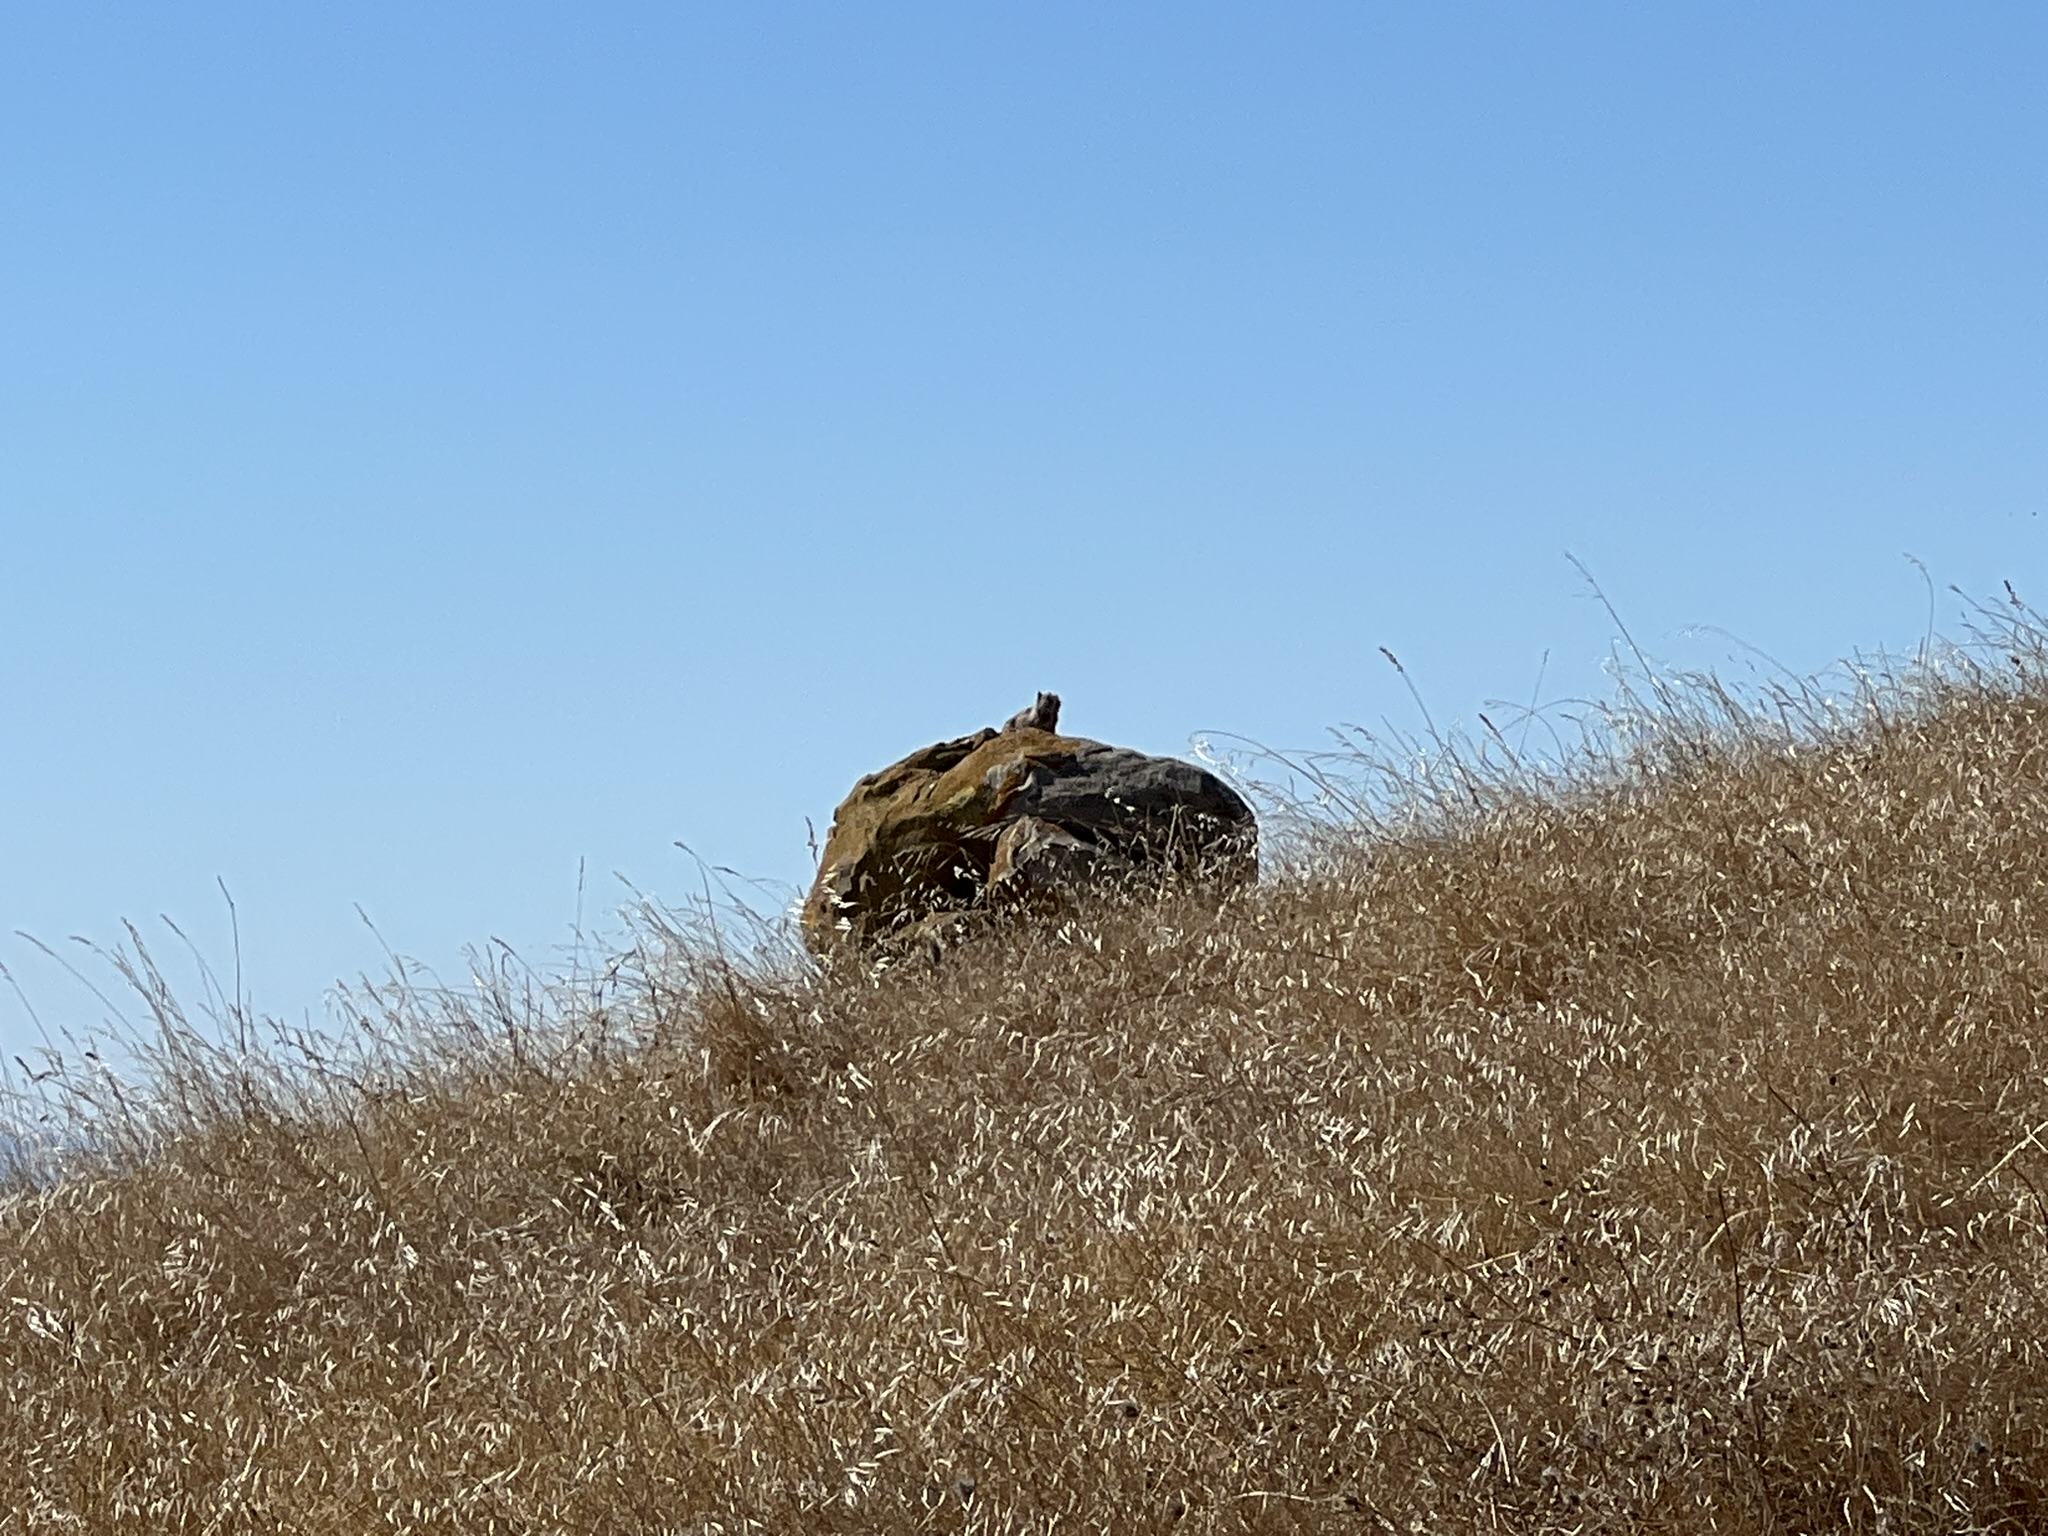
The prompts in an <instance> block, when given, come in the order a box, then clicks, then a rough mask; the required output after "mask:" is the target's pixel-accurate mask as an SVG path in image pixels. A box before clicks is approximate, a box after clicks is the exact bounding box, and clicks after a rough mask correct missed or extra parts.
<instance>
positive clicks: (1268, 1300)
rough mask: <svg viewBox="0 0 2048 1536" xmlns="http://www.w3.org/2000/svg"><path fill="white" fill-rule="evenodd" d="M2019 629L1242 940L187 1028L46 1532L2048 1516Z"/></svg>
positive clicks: (1424, 827)
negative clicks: (242, 1049) (278, 1036)
mask: <svg viewBox="0 0 2048 1536" xmlns="http://www.w3.org/2000/svg"><path fill="white" fill-rule="evenodd" d="M2010 630H2011V632H2010V633H2008V634H2005V635H2003V636H1995V637H1993V642H1994V643H1987V644H1986V645H1984V646H1980V647H1978V648H1977V649H1976V650H1974V651H1973V652H1971V653H1969V654H1967V655H1962V656H1957V657H1952V658H1951V659H1950V661H1949V662H1948V663H1946V664H1945V665H1944V667H1943V668H1942V669H1941V670H1940V673H1939V675H1938V676H1934V675H1928V674H1921V675H1919V676H1917V677H1916V678H1914V679H1911V680H1908V681H1907V682H1904V683H1895V684H1886V685H1882V686H1878V685H1872V686H1870V687H1868V688H1866V690H1865V691H1864V693H1863V694H1862V696H1861V697H1860V698H1856V699H1853V700H1852V701H1851V703H1850V705H1849V706H1848V707H1847V710H1846V712H1845V713H1843V714H1840V715H1835V714H1829V713H1827V712H1825V711H1823V710H1822V709H1821V707H1820V706H1819V704H1818V702H1817V700H1816V698H1815V696H1814V695H1811V694H1807V695H1802V696H1801V697H1799V698H1797V699H1793V700H1780V701H1779V703H1780V705H1781V706H1790V712H1789V713H1787V712H1786V711H1785V710H1784V709H1780V710H1777V711H1774V710H1772V709H1770V708H1768V707H1764V706H1756V707H1753V708H1751V709H1748V710H1742V709H1737V708H1734V707H1733V706H1730V705H1728V704H1727V701H1726V700H1725V699H1723V698H1721V697H1720V696H1718V695H1717V694H1716V693H1715V692H1714V690H1712V689H1711V688H1710V687H1705V686H1700V685H1696V686H1694V687H1693V688H1691V689H1689V690H1687V691H1686V692H1684V693H1683V694H1682V695H1681V694H1675V693H1672V692H1670V691H1668V690H1658V691H1656V692H1654V693H1653V694H1652V696H1651V697H1650V699H1649V703H1650V705H1651V706H1652V709H1651V714H1650V715H1649V717H1648V718H1642V717H1638V718H1636V719H1634V720H1633V722H1632V723H1631V724H1630V725H1629V727H1628V728H1627V729H1626V730H1624V731H1623V732H1622V734H1621V735H1620V736H1618V737H1617V736H1612V735H1610V736H1608V737H1606V738H1604V739H1603V741H1602V742H1597V743H1595V744H1594V746H1593V747H1591V748H1589V749H1588V750H1587V751H1586V752H1585V753H1583V754H1582V755H1581V756H1580V757H1579V758H1578V759H1576V761H1575V766H1574V767H1573V768H1572V769H1571V770H1570V771H1569V772H1567V773H1562V774H1559V773H1552V774H1550V775H1548V776H1547V777H1546V776H1544V775H1539V774H1537V773H1534V772H1525V771H1522V770H1520V769H1518V768H1517V767H1516V766H1515V765H1514V764H1513V763H1512V762H1511V761H1508V760H1507V759H1506V757H1505V756H1504V754H1503V752H1502V749H1500V748H1498V747H1497V748H1496V758H1495V761H1494V763H1493V764H1492V765H1491V766H1489V765H1488V764H1487V763H1486V762H1485V761H1483V760H1482V758H1481V756H1480V755H1479V754H1476V753H1468V754H1466V756H1465V758H1464V760H1463V761H1462V762H1458V761H1454V760H1451V759H1447V758H1438V759H1435V760H1434V761H1433V762H1432V764H1431V765H1429V766H1428V767H1427V768H1426V769H1417V770H1415V771H1414V773H1413V774H1412V775H1411V776H1409V777H1406V778H1399V777H1397V778H1396V780H1395V781H1394V782H1393V785H1392V788H1391V789H1389V788H1388V785H1387V784H1386V783H1385V782H1384V781H1382V782H1380V783H1379V784H1378V785H1377V787H1376V788H1374V789H1373V791H1372V794H1371V798H1370V803H1371V805H1372V807H1373V808H1374V809H1373V810H1372V813H1371V815H1370V816H1369V817H1365V818H1364V819H1362V820H1360V821H1359V823H1358V824H1356V825H1349V826H1337V827H1331V826H1327V825H1326V826H1324V827H1322V828H1321V829H1319V830H1311V831H1310V832H1307V833H1304V834H1301V835H1300V836H1299V837H1298V838H1297V840H1296V844H1295V846H1294V848H1293V851H1292V854H1291V857H1290V859H1289V860H1287V861H1285V862H1286V863H1287V865H1288V867H1287V868H1285V869H1283V870H1281V871H1280V872H1278V873H1277V874H1276V875H1275V876H1274V877H1273V878H1271V879H1269V880H1268V881H1267V882H1266V883H1265V884H1263V885H1262V886H1260V887H1259V888H1257V889H1255V890H1253V891H1251V892H1248V893H1246V894H1245V895H1244V896H1242V897H1240V898H1236V899H1233V900H1232V901H1231V902H1230V903H1229V904H1228V905H1227V906H1225V907H1224V909H1223V910H1221V911H1216V910H1213V909H1209V908H1205V907H1203V906H1202V905H1201V904H1200V903H1198V902H1195V901H1192V900H1188V899H1184V898H1174V897H1164V898H1161V897H1150V898H1136V897H1134V898H1131V899H1128V900H1123V901H1120V902H1105V903H1103V904H1101V905H1100V906H1098V907H1095V908H1091V909H1089V910H1087V911H1084V912H1081V913H1078V914H1076V915H1073V916H1071V917H1070V918H1069V919H1067V920H1065V921H1062V922H1058V923H1046V924H1042V925H1039V926H1037V927H1029V926H1018V927H1013V928H1011V929H1008V930H1005V931H998V932H993V933H990V934H987V935H984V936H983V937H981V938H980V939H978V940H976V941H975V942H973V943H971V944H969V945H967V946H966V947H964V948H962V949H960V950H959V951H956V952H954V953H952V954H951V955H949V956H947V957H945V958H944V959H943V960H942V961H940V962H938V963H932V962H929V961H925V960H919V961H915V962H907V963H903V964H899V965H896V966H894V967H891V968H889V969H887V970H885V971H882V972H880V973H879V974H871V973H864V972H859V971H856V970H853V969H850V968H848V969H845V970H842V971H839V972H835V973H831V974H825V975H818V974H815V973H813V972H811V971H809V970H808V969H807V968H805V967H804V966H801V965H799V964H797V963H795V962H792V961H788V960H776V959H774V958H772V957H766V958H764V957H762V956H759V955H751V956H749V957H748V958H746V959H745V960H743V961H732V960H728V959H723V958H721V954H720V950H719V949H718V948H717V947H716V946H715V945H713V944H712V943H711V942H710V941H709V939H708V938H707V937H706V936H705V935H703V934H701V933H699V934H695V935H693V936H689V937H683V936H678V935H676V934H674V933H672V932H663V931H660V930H658V929H656V930H650V931H649V932H648V933H647V934H646V935H645V938H644V942H643V943H642V944H641V946H640V947H639V949H638V950H636V951H635V952H634V953H633V954H631V955H628V956H625V957H623V958H622V959H621V960H620V961H619V962H617V963H616V964H615V965H614V966H613V967H612V968H611V969H610V970H609V971H608V972H607V973H605V974H603V975H600V976H596V977H583V978H579V979H578V980H577V981H576V983H575V984H574V985H572V986H569V987H565V988H563V989H560V990H558V991H557V992H555V993H552V994H547V995H543V994H541V993H539V992H537V991H536V990H534V989H532V988H529V987H528V986H526V984H524V983H523V982H520V981H519V980H518V979H517V977H516V976H513V975H512V974H510V973H509V972H508V973H507V974H505V975H503V976H501V977H500V978H499V980H498V984H497V985H496V986H495V987H494V988H493V989H492V992H491V994H490V995H489V996H488V997H486V998H485V1000H483V1001H481V1002H476V1003H462V1002H460V1001H458V1000H452V999H446V998H434V997H431V996H426V997H423V996H411V995H403V994H392V995H390V996H385V997H381V998H374V997H373V998H365V999H363V1000H362V1002H363V1008H362V1017H361V1018H360V1019H358V1020H357V1021H356V1023H355V1025H354V1026H352V1033H351V1035H350V1037H349V1041H346V1042H341V1041H327V1042H321V1041H314V1040H309V1039H301V1040H299V1041H297V1042H296V1043H294V1042H292V1041H289V1040H286V1041H282V1042H277V1043H273V1044H271V1045H270V1046H269V1047H267V1049H266V1051H265V1053H264V1054H262V1055H260V1056H258V1055H254V1054H251V1055H237V1054H236V1053H234V1052H229V1053H225V1054H222V1053H215V1052H211V1051H209V1050H208V1049H207V1048H206V1047H204V1046H203V1045H202V1044H201V1043H200V1041H199V1040H198V1038H197V1037H195V1036H193V1035H191V1034H185V1033H180V1032H178V1030H177V1029H176V1027H175V1014H174V1009H173V1005H172V1003H171V1002H170V1000H169V999H167V998H165V997H163V996H162V995H161V994H160V993H159V994H155V1005H156V1007H157V1008H158V1009H159V1010H160V1011H161V1012H162V1013H163V1014H164V1015H165V1016H166V1018H167V1020H168V1021H169V1022H170V1024H171V1025H172V1028H171V1029H170V1031H169V1032H168V1033H167V1034H166V1036H165V1037H164V1039H163V1041H161V1042H160V1043H159V1045H158V1047H157V1057H156V1061H157V1067H158V1070H159V1073H160V1077H159V1080H158V1081H157V1083H156V1085H155V1087H154V1089H153V1090H152V1091H151V1093H150V1094H149V1095H145V1096H138V1095H137V1093H136V1092H135V1090H133V1089H127V1090H121V1089H118V1087H117V1085H114V1084H113V1083H111V1082H110V1081H109V1080H108V1079H106V1078H104V1077H99V1078H95V1077H92V1076H90V1075H87V1076H80V1075H77V1074H78V1071H79V1067H78V1065H76V1064H74V1066H73V1068H72V1069H71V1071H70V1074H69V1075H66V1076H62V1077H59V1078H53V1079H52V1080H51V1081H50V1082H48V1083H46V1084H45V1085H43V1091H44V1092H45V1093H46V1094H51V1095H54V1098H53V1099H52V1100H51V1101H50V1102H52V1103H53V1104H55V1105H56V1107H57V1108H58V1109H60V1110H62V1111H63V1112H65V1113H69V1114H72V1115H74V1116H77V1117H79V1125H80V1127H81V1129H80V1132H79V1134H88V1135H89V1138H90V1143H91V1144H90V1146H89V1148H88V1149H87V1150H86V1151H85V1152H84V1153H83V1154H80V1156H79V1159H78V1160H77V1161H76V1162H75V1163H74V1164H73V1165H72V1167H71V1169H70V1171H69V1172H68V1174H67V1175H66V1176H65V1177H64V1178H63V1179H62V1180H61V1181H59V1182H56V1183H54V1184H51V1183H47V1182H46V1183H44V1184H42V1185H40V1186H34V1187H31V1186H28V1185H22V1186H21V1187H20V1188H18V1189H17V1192H16V1193H14V1194H13V1195H12V1196H10V1197H9V1198H8V1199H7V1200H6V1202H5V1204H4V1206H0V1361H4V1371H5V1381H6V1387H7V1390H6V1391H5V1393H4V1394H0V1450H4V1453H5V1454H0V1528H4V1529H6V1530H9V1531H13V1530H22V1531H31V1530H34V1531H40V1530H51V1531H56V1530H65V1531H74V1530H84V1531H114V1530H139V1529H155V1530H180V1531H257V1530H263V1531H273V1530H274V1531H289V1532H294V1533H337V1536H339V1533H349V1536H355V1533H362V1532H377V1531H401V1530H403V1531H419V1532H432V1531H448V1532H455V1531H464V1532H470V1531H504V1532H546V1531H564V1532H600V1531H674V1532H713V1531H718V1532H738V1531H767V1532H804V1531H912V1530H932V1531H1038V1530H1051V1529H1066V1530H1089V1529H1106V1530H1117V1531H1151V1530H1161V1531H1163V1530H1169V1529H1170V1530H1176V1531H1265V1530H1295V1529H1301V1530H1316V1531H1325V1530H1329V1531H1341V1530H1354V1529H1355V1530H1359V1531H1378V1530H1388V1529H1392V1530H1399V1531H1410V1530H1460V1529H1481V1528H1484V1529H1490V1530H1491V1529H1507V1530H1518V1531H1538V1530H1560V1531H1564V1530H1588V1531H1591V1530H1671V1531H1703V1530H1730V1531H1752V1530H1756V1531H1761V1530H1781V1531H1804V1530H1821V1529H1837V1528H1848V1529H1857V1530H1871V1531H1879V1530H1883V1531H1893V1532H1897V1531H1910V1530H1926V1531H1963V1530H1984V1529H1992V1530H2006V1529H2011V1530H2037V1529H2048V1369H2044V1360H2043V1344H2044V1341H2048V1309H2044V1300H2048V1296H2044V1290H2048V1242H2044V1233H2048V1206H2044V1204H2043V1195H2042V1189H2043V1185H2044V1183H2048V1059H2044V1055H2048V1024H2044V1021H2043V1014H2044V1007H2048V888H2044V878H2048V667H2044V665H2043V652H2042V649H2041V646H2040V644H2039V641H2038V634H2037V633H2036V632H2034V631H2032V630H2030V629H2028V628H2027V624H2026V620H2025V618H2024V615H2021V616H2018V617H2015V618H2014V619H2013V621H2012V624H2011V626H2010ZM1357 766H1358V768H1359V769H1360V773H1361V776H1360V778H1359V781H1358V782H1361V783H1363V782H1365V780H1366V779H1367V778H1369V777H1370V774H1369V772H1368V771H1367V770H1369V768H1370V765H1368V764H1359V765H1357ZM1361 816H1363V812H1361ZM727 948H728V951H729V948H730V946H729V945H728V946H727ZM137 980H138V982H139V984H140V985H141V986H142V987H143V988H144V989H145V991H146V992H147V991H148V990H149V989H150V988H151V986H152V983H151V981H150V979H149V976H148V974H147V972H146V971H139V972H138V975H137ZM230 1022H231V1023H234V1022H236V1021H234V1020H232V1019H231V1020H230ZM351 1042H352V1043H351ZM2037 1137H2041V1138H2043V1139H2039V1140H2037V1139H2036V1138H2037Z"/></svg>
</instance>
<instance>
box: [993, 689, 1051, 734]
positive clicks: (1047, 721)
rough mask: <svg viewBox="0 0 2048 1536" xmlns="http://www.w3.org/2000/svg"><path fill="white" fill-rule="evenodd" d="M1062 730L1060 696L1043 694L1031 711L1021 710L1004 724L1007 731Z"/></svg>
mask: <svg viewBox="0 0 2048 1536" xmlns="http://www.w3.org/2000/svg"><path fill="white" fill-rule="evenodd" d="M1059 728H1060V696H1059V695H1058V694H1056V693H1041V694H1040V695H1039V696H1038V698H1037V700H1036V701H1035V702H1034V703H1033V704H1032V705H1031V707H1030V708H1029V709H1020V710H1018V711H1017V713H1015V714H1014V715H1012V716H1010V718H1009V719H1007V720H1005V721H1004V722H1003V729H1004V730H1005V731H1057V730H1059Z"/></svg>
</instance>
